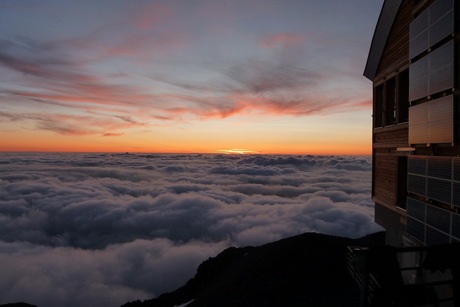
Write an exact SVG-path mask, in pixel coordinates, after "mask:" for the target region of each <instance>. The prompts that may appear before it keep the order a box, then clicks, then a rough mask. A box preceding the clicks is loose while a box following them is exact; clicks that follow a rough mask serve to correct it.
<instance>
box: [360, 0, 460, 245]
mask: <svg viewBox="0 0 460 307" xmlns="http://www.w3.org/2000/svg"><path fill="white" fill-rule="evenodd" d="M364 76H365V77H366V78H368V79H369V80H371V81H372V83H373V137H372V143H373V177H372V180H373V182H372V197H373V200H374V201H375V220H376V222H377V223H378V224H380V225H381V226H383V227H384V228H385V229H386V233H387V238H386V240H387V243H388V244H391V245H395V246H412V245H433V244H442V243H452V242H459V241H460V215H459V213H460V105H459V104H460V99H459V93H460V91H459V89H460V84H459V83H460V1H458V0H386V1H385V2H384V4H383V7H382V11H381V13H380V17H379V20H378V22H377V26H376V29H375V32H374V37H373V39H372V44H371V48H370V51H369V56H368V60H367V64H366V68H365V71H364Z"/></svg>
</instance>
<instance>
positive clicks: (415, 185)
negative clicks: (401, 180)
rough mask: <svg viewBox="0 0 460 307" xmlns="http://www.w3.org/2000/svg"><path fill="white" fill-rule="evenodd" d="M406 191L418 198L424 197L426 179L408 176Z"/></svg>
mask: <svg viewBox="0 0 460 307" xmlns="http://www.w3.org/2000/svg"><path fill="white" fill-rule="evenodd" d="M407 191H408V192H409V193H414V194H417V195H420V196H426V177H424V176H418V175H411V174H408V175H407Z"/></svg>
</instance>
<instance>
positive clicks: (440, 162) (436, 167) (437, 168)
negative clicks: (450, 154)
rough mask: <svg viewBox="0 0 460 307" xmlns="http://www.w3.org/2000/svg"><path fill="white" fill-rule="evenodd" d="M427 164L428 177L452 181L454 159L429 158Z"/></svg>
mask: <svg viewBox="0 0 460 307" xmlns="http://www.w3.org/2000/svg"><path fill="white" fill-rule="evenodd" d="M427 162H428V172H427V175H428V176H430V177H435V178H441V179H447V180H451V179H452V159H450V158H441V157H429V158H428V161H427Z"/></svg>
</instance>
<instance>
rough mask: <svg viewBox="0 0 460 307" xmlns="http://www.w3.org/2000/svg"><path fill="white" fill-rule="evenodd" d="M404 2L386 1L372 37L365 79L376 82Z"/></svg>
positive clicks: (397, 0) (396, 0)
mask: <svg viewBox="0 0 460 307" xmlns="http://www.w3.org/2000/svg"><path fill="white" fill-rule="evenodd" d="M401 3H402V0H385V2H384V3H383V6H382V10H381V11H380V16H379V19H378V21H377V25H376V26H375V31H374V35H373V37H372V42H371V46H370V48H369V55H368V57H367V62H366V67H365V68H364V73H363V75H364V77H366V78H368V79H369V80H371V81H372V80H374V78H375V75H376V74H377V69H378V67H379V64H380V59H381V58H382V55H383V51H384V49H385V45H386V42H387V39H388V36H389V35H390V31H391V28H392V26H393V23H394V20H395V18H396V15H397V14H398V11H399V7H400V6H401Z"/></svg>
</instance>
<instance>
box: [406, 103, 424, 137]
mask: <svg viewBox="0 0 460 307" xmlns="http://www.w3.org/2000/svg"><path fill="white" fill-rule="evenodd" d="M409 143H410V144H427V143H428V104H427V103H422V104H419V105H416V106H413V107H410V108H409Z"/></svg>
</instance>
